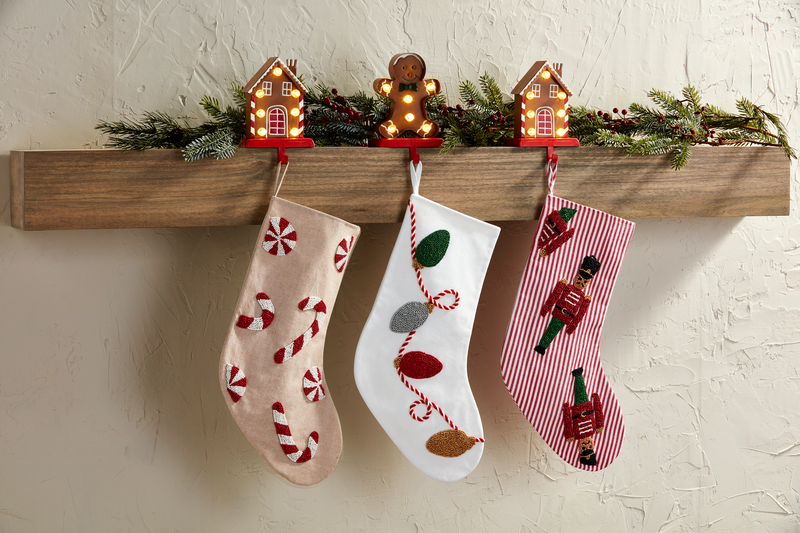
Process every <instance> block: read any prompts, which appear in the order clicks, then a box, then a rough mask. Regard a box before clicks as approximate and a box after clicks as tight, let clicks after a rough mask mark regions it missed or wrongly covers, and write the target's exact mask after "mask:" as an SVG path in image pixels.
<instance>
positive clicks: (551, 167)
mask: <svg viewBox="0 0 800 533" xmlns="http://www.w3.org/2000/svg"><path fill="white" fill-rule="evenodd" d="M556 172H558V154H553V157H551V158H550V159H549V160H548V161H547V189H548V190H549V191H550V194H553V187H554V186H555V184H556Z"/></svg>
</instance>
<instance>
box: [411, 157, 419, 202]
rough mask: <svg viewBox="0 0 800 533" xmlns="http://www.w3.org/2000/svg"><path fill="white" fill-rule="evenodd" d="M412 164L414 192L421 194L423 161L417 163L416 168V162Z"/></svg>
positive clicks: (412, 186)
mask: <svg viewBox="0 0 800 533" xmlns="http://www.w3.org/2000/svg"><path fill="white" fill-rule="evenodd" d="M410 165H411V188H412V189H413V190H414V194H417V195H418V194H419V181H420V179H421V177H422V161H420V162H419V163H417V168H414V162H413V161H412V162H411V163H410Z"/></svg>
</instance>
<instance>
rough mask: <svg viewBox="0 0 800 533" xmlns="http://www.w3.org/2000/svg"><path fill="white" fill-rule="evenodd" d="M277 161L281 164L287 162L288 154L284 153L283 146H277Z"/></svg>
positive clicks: (286, 163)
mask: <svg viewBox="0 0 800 533" xmlns="http://www.w3.org/2000/svg"><path fill="white" fill-rule="evenodd" d="M278 161H279V162H280V163H281V164H282V165H288V164H289V156H288V155H286V148H284V147H283V146H278Z"/></svg>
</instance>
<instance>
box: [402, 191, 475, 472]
mask: <svg viewBox="0 0 800 533" xmlns="http://www.w3.org/2000/svg"><path fill="white" fill-rule="evenodd" d="M408 207H409V210H410V213H411V266H412V268H413V269H414V272H415V274H416V277H417V283H418V285H419V288H420V290H421V291H422V294H424V295H425V298H426V301H425V302H418V301H412V302H408V303H405V304H403V305H402V306H401V307H400V308H399V309H398V310H397V311H395V313H394V315H392V318H391V320H390V321H389V329H391V330H392V331H393V332H395V333H407V336H406V339H405V341H403V344H402V345H401V346H400V350H399V352H398V354H397V357H396V358H395V359H394V367H395V369H396V370H397V375H398V376H399V377H400V381H401V382H402V383H403V385H405V386H406V388H408V390H410V391H411V392H413V393H414V394H416V395H417V396H419V400H416V401H415V402H414V403H412V404H411V405H410V406H409V408H408V414H409V416H410V417H411V418H413V419H414V420H416V421H417V422H424V421H426V420H428V419H429V418H430V416H431V414H432V413H433V411H434V410H435V411H436V412H437V413H439V415H440V416H441V417H442V418H443V419H444V421H445V422H447V423H448V424H449V425H450V427H451V428H453V429H448V430H445V431H440V432H438V433H435V434H434V435H432V436H431V437H430V438H429V439H428V441H427V442H426V443H425V447H426V448H427V450H428V451H429V452H430V453H432V454H435V455H439V456H441V457H458V456H460V455H462V454H463V453H465V452H467V451H468V450H470V449H472V447H473V446H475V443H476V442H485V440H484V439H483V438H482V437H471V436H469V435H467V433H465V432H464V431H462V430H460V429H459V428H458V426H457V425H456V423H455V422H453V420H452V419H451V418H450V417H449V416H448V415H447V413H445V412H444V411H443V410H442V408H441V407H439V406H438V405H436V403H434V402H433V401H431V400H430V399H429V398H428V397H427V396H426V395H425V394H424V393H423V392H422V391H420V390H419V389H418V388H417V387H415V386H414V385H412V384H411V383H410V382H409V381H408V380H409V379H428V378H432V377H433V376H435V375H437V374H438V373H439V372H441V371H442V369H443V368H444V365H443V364H442V362H441V361H440V360H439V359H438V358H436V357H434V356H433V355H431V354H428V353H425V352H422V351H410V352H406V351H405V350H406V348H407V347H408V345H409V343H410V342H411V339H412V338H413V337H414V334H416V332H417V330H418V329H419V328H420V327H421V326H422V325H423V324H424V323H425V321H426V320H428V315H430V314H431V313H433V310H434V309H436V308H438V309H441V310H443V311H452V310H453V309H455V308H456V307H458V304H459V303H461V300H460V297H459V295H458V291H456V290H455V289H445V290H443V291H442V292H440V293H438V294H436V295H432V294H431V293H430V292H429V291H428V289H427V288H425V283H424V281H423V279H422V270H423V269H425V268H432V267H435V266H436V265H438V264H439V262H441V260H442V259H443V258H444V256H445V254H446V253H447V249H448V247H449V246H450V232H449V231H447V230H444V229H440V230H437V231H434V232H433V233H431V234H429V235H428V236H426V237H425V238H424V239H422V240H421V241H420V243H419V246H417V243H416V238H417V214H416V211H415V209H414V204H413V203H411V200H409V201H408ZM447 295H450V296H451V297H452V299H453V303H452V304H450V305H445V304H443V303H441V302H440V301H439V300H441V299H442V298H444V297H445V296H447ZM419 405H424V406H425V414H424V415H419V414H417V412H416V407H417V406H419Z"/></svg>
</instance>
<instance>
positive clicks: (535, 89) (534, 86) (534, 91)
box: [531, 83, 542, 98]
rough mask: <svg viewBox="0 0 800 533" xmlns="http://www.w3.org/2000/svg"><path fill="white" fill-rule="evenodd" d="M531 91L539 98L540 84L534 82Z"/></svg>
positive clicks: (540, 92)
mask: <svg viewBox="0 0 800 533" xmlns="http://www.w3.org/2000/svg"><path fill="white" fill-rule="evenodd" d="M531 92H533V97H534V98H539V96H541V94H542V86H541V85H539V84H538V83H534V84H533V87H532V88H531Z"/></svg>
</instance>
